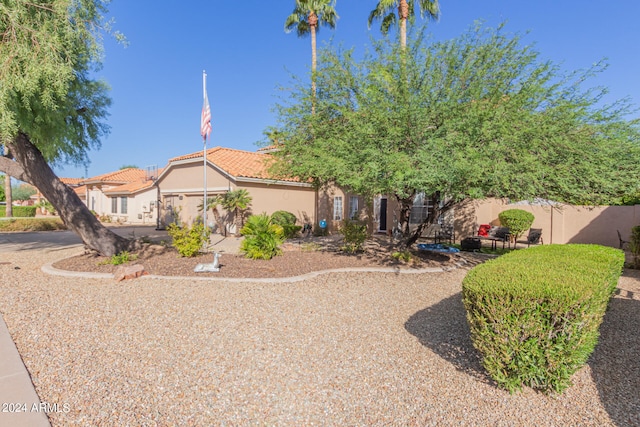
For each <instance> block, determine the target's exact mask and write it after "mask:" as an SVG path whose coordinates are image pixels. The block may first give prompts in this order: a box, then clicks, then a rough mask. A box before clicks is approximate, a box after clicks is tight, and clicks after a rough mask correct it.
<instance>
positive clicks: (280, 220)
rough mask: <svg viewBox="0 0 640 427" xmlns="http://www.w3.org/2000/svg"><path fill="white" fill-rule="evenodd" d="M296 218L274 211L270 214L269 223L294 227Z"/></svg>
mask: <svg viewBox="0 0 640 427" xmlns="http://www.w3.org/2000/svg"><path fill="white" fill-rule="evenodd" d="M296 221H298V218H296V216H295V215H294V214H292V213H291V212H288V211H275V212H274V213H272V214H271V222H273V223H274V224H278V225H286V224H289V225H295V223H296Z"/></svg>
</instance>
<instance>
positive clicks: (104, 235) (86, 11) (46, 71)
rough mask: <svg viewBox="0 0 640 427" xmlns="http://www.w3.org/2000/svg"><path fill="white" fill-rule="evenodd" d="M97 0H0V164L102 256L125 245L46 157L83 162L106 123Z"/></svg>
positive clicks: (101, 8) (100, 18)
mask: <svg viewBox="0 0 640 427" xmlns="http://www.w3.org/2000/svg"><path fill="white" fill-rule="evenodd" d="M106 3H108V2H106V1H103V0H32V1H30V2H24V1H12V2H6V1H5V2H0V143H1V144H3V145H5V146H7V147H8V148H9V155H8V156H3V157H0V171H3V172H5V173H7V174H8V175H11V176H13V177H15V178H17V179H20V180H22V181H26V182H28V183H31V184H32V185H34V186H35V187H37V188H38V189H39V190H40V191H41V192H42V194H43V195H44V197H45V198H46V199H47V200H48V201H49V202H51V203H52V204H53V206H54V207H55V209H56V211H57V212H58V213H59V215H60V217H61V218H62V220H63V221H64V222H65V224H66V225H67V226H68V227H69V228H70V229H72V230H73V231H75V232H76V233H78V234H79V235H80V237H81V238H82V240H83V241H84V243H85V244H86V245H87V246H89V247H91V248H93V249H95V250H97V251H98V252H100V253H102V254H104V255H108V256H110V255H114V254H116V253H118V252H121V251H123V250H126V249H129V248H130V247H131V244H132V243H131V242H130V241H129V240H127V239H124V238H122V237H120V236H118V235H116V234H115V233H112V232H111V231H109V230H107V229H106V228H105V227H103V226H102V225H101V224H100V222H99V221H98V220H97V219H96V218H95V216H94V215H92V214H91V212H90V211H89V210H88V209H87V207H86V206H85V205H84V204H83V203H82V201H81V200H80V199H79V198H78V196H77V195H76V194H75V193H74V192H73V191H72V190H71V189H70V188H69V187H67V186H66V185H64V184H63V183H62V182H60V180H59V179H58V178H57V177H56V176H55V174H54V173H53V171H52V169H51V168H50V166H49V162H56V161H62V162H75V163H82V162H85V161H86V156H87V152H88V150H89V149H90V148H94V147H98V146H99V138H100V137H101V136H103V135H104V134H105V133H106V132H107V131H108V127H107V126H106V124H105V123H104V120H105V117H106V116H107V107H108V106H109V105H110V99H109V98H108V96H107V90H108V88H107V86H106V84H105V83H103V82H101V81H96V80H94V79H93V78H92V76H91V72H92V71H94V70H95V69H96V68H97V67H98V66H99V65H100V64H99V59H100V54H101V43H100V33H101V31H102V28H101V26H102V25H103V23H104V21H103V14H104V13H105V12H106V9H105V5H106Z"/></svg>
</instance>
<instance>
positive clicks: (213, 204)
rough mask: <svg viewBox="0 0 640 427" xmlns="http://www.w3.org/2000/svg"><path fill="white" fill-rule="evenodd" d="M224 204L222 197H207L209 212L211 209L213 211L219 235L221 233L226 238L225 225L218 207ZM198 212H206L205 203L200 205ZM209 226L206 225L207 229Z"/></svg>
mask: <svg viewBox="0 0 640 427" xmlns="http://www.w3.org/2000/svg"><path fill="white" fill-rule="evenodd" d="M221 204H222V197H221V196H215V197H207V211H209V209H211V210H212V211H213V219H214V221H215V222H216V225H217V226H218V233H220V234H221V235H223V236H226V234H227V233H226V230H225V227H224V223H223V222H222V218H220V212H218V205H221ZM198 210H199V211H200V212H202V211H203V210H204V203H200V204H199V205H198ZM206 226H207V225H206V224H205V227H206Z"/></svg>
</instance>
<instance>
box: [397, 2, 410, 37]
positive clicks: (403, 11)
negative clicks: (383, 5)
mask: <svg viewBox="0 0 640 427" xmlns="http://www.w3.org/2000/svg"><path fill="white" fill-rule="evenodd" d="M398 18H400V47H402V49H404V48H406V47H407V19H408V18H409V4H408V3H407V0H400V3H399V4H398Z"/></svg>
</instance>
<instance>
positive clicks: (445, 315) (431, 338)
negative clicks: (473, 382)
mask: <svg viewBox="0 0 640 427" xmlns="http://www.w3.org/2000/svg"><path fill="white" fill-rule="evenodd" d="M404 327H405V329H406V330H407V331H408V332H409V333H411V334H412V335H413V336H415V337H416V338H418V340H419V341H420V343H421V344H422V345H424V346H425V347H428V348H429V349H431V350H432V351H433V352H434V353H436V354H437V355H438V356H440V357H442V358H443V359H444V360H446V361H448V362H450V363H451V364H453V366H454V367H455V368H456V369H457V370H459V371H462V372H464V373H466V374H468V375H470V376H472V377H474V378H476V379H478V380H479V381H481V382H484V383H490V384H494V382H493V380H491V378H490V377H489V375H488V374H487V373H486V371H485V370H484V368H483V367H482V361H481V357H480V354H479V353H478V351H477V350H476V349H475V348H474V347H473V344H472V342H471V332H470V330H469V325H468V324H467V318H466V311H465V309H464V305H463V304H462V293H460V292H458V293H457V294H455V295H453V296H450V297H449V298H445V299H443V300H442V301H440V302H439V303H437V304H435V305H433V306H431V307H428V308H425V309H424V310H420V311H418V312H417V313H415V314H414V315H413V316H411V317H410V318H409V320H407V322H406V323H405V324H404Z"/></svg>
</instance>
